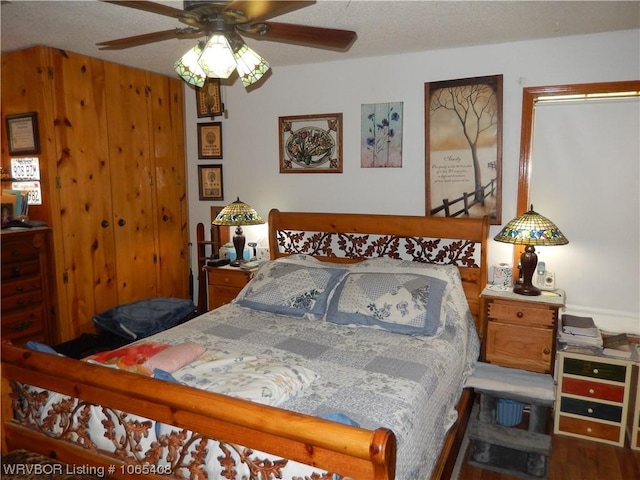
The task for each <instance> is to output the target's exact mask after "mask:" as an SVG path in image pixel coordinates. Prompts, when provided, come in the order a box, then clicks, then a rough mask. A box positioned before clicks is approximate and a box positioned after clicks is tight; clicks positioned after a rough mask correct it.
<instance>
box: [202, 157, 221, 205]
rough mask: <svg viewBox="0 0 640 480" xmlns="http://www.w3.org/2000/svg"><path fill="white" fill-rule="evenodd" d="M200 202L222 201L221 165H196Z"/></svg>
mask: <svg viewBox="0 0 640 480" xmlns="http://www.w3.org/2000/svg"><path fill="white" fill-rule="evenodd" d="M198 186H199V188H198V190H199V192H200V200H224V192H223V189H222V165H198Z"/></svg>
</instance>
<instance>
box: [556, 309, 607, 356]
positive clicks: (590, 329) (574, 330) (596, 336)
mask: <svg viewBox="0 0 640 480" xmlns="http://www.w3.org/2000/svg"><path fill="white" fill-rule="evenodd" d="M561 322H562V326H561V328H560V329H559V330H558V341H559V342H560V343H564V344H565V345H567V346H568V347H572V346H573V347H586V348H592V349H596V350H600V349H602V335H601V334H600V330H599V329H598V327H597V326H596V324H595V322H594V321H593V318H591V317H579V316H577V315H567V314H564V315H562V320H561Z"/></svg>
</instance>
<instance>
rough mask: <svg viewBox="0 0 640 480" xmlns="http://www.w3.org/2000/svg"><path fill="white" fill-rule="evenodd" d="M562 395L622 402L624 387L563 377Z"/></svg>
mask: <svg viewBox="0 0 640 480" xmlns="http://www.w3.org/2000/svg"><path fill="white" fill-rule="evenodd" d="M562 393H570V394H572V395H580V396H581V397H589V398H597V399H600V400H609V401H611V402H623V401H624V386H622V385H609V384H608V383H597V382H590V381H589V380H582V379H579V378H571V377H564V378H563V379H562Z"/></svg>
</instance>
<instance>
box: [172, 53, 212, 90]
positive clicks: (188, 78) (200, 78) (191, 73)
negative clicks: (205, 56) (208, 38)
mask: <svg viewBox="0 0 640 480" xmlns="http://www.w3.org/2000/svg"><path fill="white" fill-rule="evenodd" d="M203 47H204V43H203V42H198V43H196V45H195V47H193V48H192V49H191V50H189V51H188V52H187V53H185V54H184V55H183V56H182V57H180V58H179V59H178V61H177V62H176V63H175V64H174V65H173V68H174V70H175V71H176V73H177V74H178V75H179V76H180V78H182V80H184V81H185V82H187V83H188V84H189V85H193V86H195V87H203V86H204V81H205V79H206V78H207V74H206V73H205V72H204V70H203V69H202V67H201V66H200V64H199V63H198V59H199V58H200V55H201V54H202V49H203Z"/></svg>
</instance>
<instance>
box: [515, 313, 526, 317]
mask: <svg viewBox="0 0 640 480" xmlns="http://www.w3.org/2000/svg"><path fill="white" fill-rule="evenodd" d="M516 317H518V318H522V317H524V313H522V312H518V313H516Z"/></svg>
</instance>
